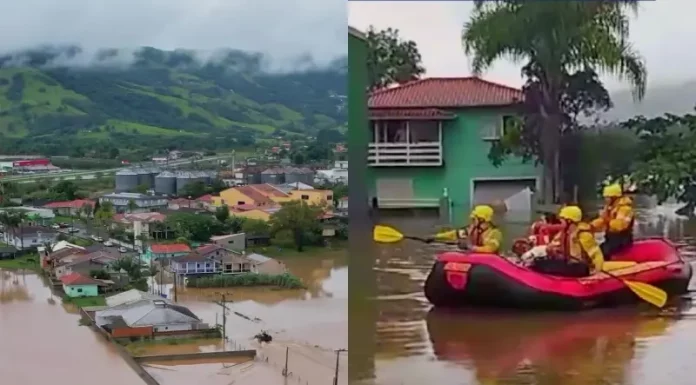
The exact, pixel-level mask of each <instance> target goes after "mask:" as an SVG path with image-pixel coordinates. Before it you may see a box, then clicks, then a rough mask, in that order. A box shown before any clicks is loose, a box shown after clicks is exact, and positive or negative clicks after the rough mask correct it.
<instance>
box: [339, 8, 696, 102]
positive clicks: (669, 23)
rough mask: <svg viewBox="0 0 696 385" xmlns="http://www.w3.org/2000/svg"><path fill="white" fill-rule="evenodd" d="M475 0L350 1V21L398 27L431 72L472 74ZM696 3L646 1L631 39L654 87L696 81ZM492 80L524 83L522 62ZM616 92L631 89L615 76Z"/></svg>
mask: <svg viewBox="0 0 696 385" xmlns="http://www.w3.org/2000/svg"><path fill="white" fill-rule="evenodd" d="M472 8H473V4H472V3H471V2H443V1H409V2H395V1H389V2H350V3H349V5H348V22H349V24H350V25H351V26H352V27H355V28H357V29H360V30H366V29H367V28H368V27H369V26H370V25H374V26H375V28H377V29H386V28H388V27H393V28H397V29H399V30H400V32H401V35H402V36H403V37H404V38H406V39H409V40H413V41H415V42H416V43H417V44H418V48H419V50H420V52H421V54H422V55H423V63H424V65H425V67H426V69H427V71H428V72H427V75H428V76H467V75H470V74H471V72H470V66H469V63H470V61H469V60H468V59H467V57H465V56H464V53H463V50H462V48H461V40H460V37H461V32H462V26H463V24H464V22H465V21H466V20H468V18H469V15H470V13H471V10H472ZM691 10H696V2H693V1H689V0H660V1H646V2H642V3H641V6H640V12H639V14H638V17H637V18H633V22H632V24H631V28H632V31H631V41H632V42H633V43H634V45H635V47H636V48H637V49H638V50H639V51H640V52H641V54H642V55H643V57H644V58H645V60H646V64H647V67H648V83H649V85H650V84H652V85H655V84H667V83H677V82H681V81H684V80H693V79H696V49H692V48H691V47H690V44H691V43H692V42H693V41H694V39H695V38H696V22H694V21H693V12H691ZM483 77H484V78H486V79H489V80H493V81H498V82H503V83H506V84H510V85H514V86H519V85H521V84H522V79H521V77H520V66H519V65H514V64H512V63H509V62H504V61H500V62H498V63H497V64H496V65H495V66H494V67H492V68H491V69H489V70H488V71H487V72H486V73H485V74H484V76H483ZM605 80H606V84H607V87H608V88H610V89H613V90H616V89H620V88H626V86H624V85H621V83H620V82H619V81H617V80H615V79H611V78H608V77H607V78H605Z"/></svg>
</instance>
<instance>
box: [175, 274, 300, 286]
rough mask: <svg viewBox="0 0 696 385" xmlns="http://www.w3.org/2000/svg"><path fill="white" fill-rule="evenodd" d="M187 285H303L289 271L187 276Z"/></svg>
mask: <svg viewBox="0 0 696 385" xmlns="http://www.w3.org/2000/svg"><path fill="white" fill-rule="evenodd" d="M187 286H188V287H195V288H200V289H206V288H213V287H235V286H237V287H238V286H246V287H250V286H276V287H281V288H284V289H302V288H304V287H305V286H304V284H303V283H302V280H300V279H299V278H297V277H295V276H294V275H292V274H289V273H285V274H281V275H268V274H257V273H245V274H235V275H216V276H214V277H200V278H189V280H188V284H187Z"/></svg>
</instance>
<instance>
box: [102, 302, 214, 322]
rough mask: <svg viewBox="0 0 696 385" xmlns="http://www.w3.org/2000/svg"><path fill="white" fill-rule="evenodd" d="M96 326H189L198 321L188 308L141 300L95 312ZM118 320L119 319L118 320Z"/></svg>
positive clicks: (168, 303)
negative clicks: (115, 323) (120, 323)
mask: <svg viewBox="0 0 696 385" xmlns="http://www.w3.org/2000/svg"><path fill="white" fill-rule="evenodd" d="M95 318H97V323H98V324H102V325H103V324H105V323H112V324H113V323H114V322H121V321H122V322H124V323H125V324H126V325H127V326H129V327H141V326H152V325H171V324H191V323H197V322H200V319H199V318H198V317H197V316H196V315H195V314H193V312H191V310H189V309H188V308H186V307H184V306H180V305H175V304H173V303H171V302H169V301H166V300H164V299H162V298H160V299H153V300H142V301H137V302H134V303H132V304H126V305H124V306H116V307H114V308H107V309H105V310H101V311H98V312H96V314H95ZM119 318H120V319H119Z"/></svg>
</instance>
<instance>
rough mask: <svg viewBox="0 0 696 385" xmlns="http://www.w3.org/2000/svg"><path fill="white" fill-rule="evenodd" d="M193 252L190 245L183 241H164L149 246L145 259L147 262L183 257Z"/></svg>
mask: <svg viewBox="0 0 696 385" xmlns="http://www.w3.org/2000/svg"><path fill="white" fill-rule="evenodd" d="M190 252H191V248H190V247H189V245H186V244H183V243H163V244H153V245H150V246H148V248H147V250H146V251H145V254H144V255H143V259H144V260H145V262H150V261H158V260H168V259H172V258H177V257H183V256H184V255H187V254H188V253H190Z"/></svg>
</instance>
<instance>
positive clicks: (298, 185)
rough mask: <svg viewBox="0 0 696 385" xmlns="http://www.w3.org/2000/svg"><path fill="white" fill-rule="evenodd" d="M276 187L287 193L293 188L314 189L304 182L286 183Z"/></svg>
mask: <svg viewBox="0 0 696 385" xmlns="http://www.w3.org/2000/svg"><path fill="white" fill-rule="evenodd" d="M275 187H276V188H277V189H278V190H280V191H282V192H284V193H286V194H287V193H289V192H290V191H292V190H314V187H312V186H310V185H308V184H306V183H302V182H293V183H284V184H281V185H277V186H275Z"/></svg>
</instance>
